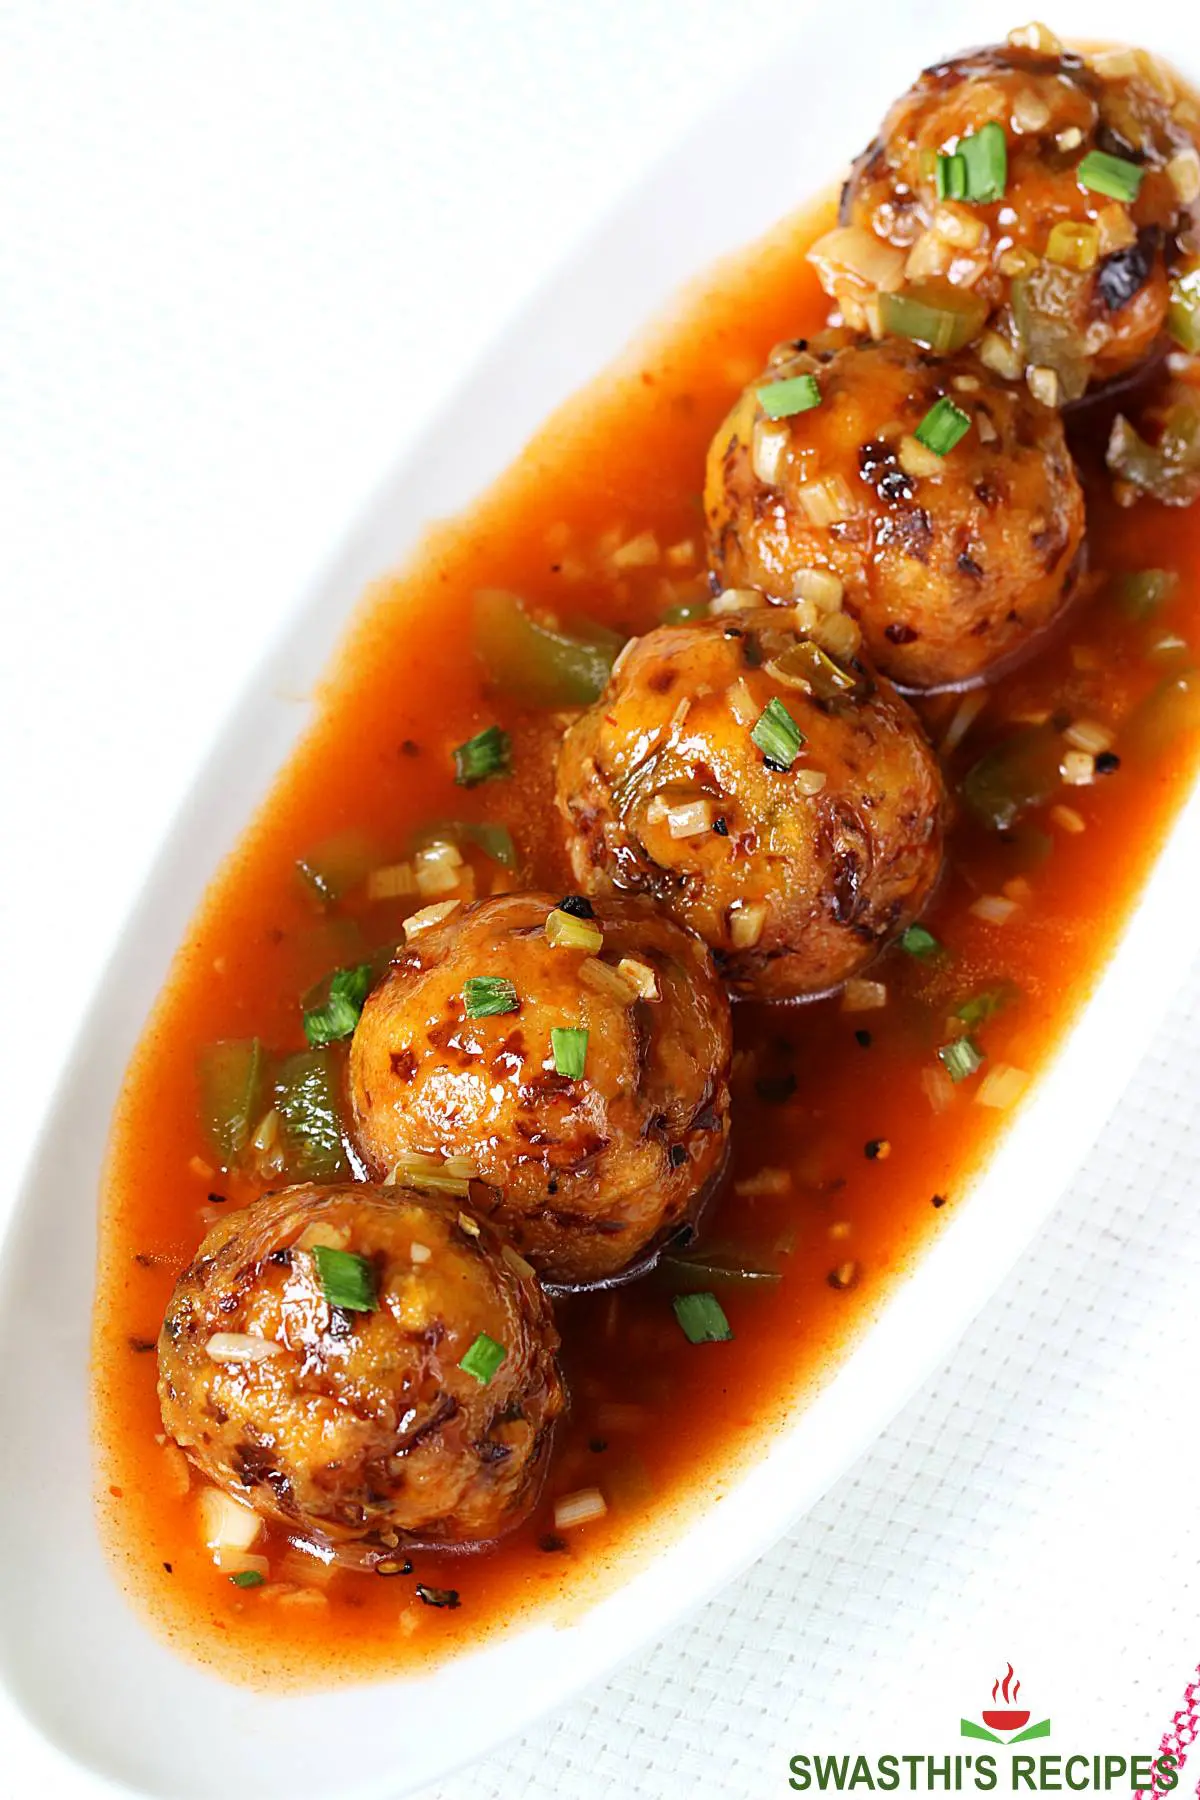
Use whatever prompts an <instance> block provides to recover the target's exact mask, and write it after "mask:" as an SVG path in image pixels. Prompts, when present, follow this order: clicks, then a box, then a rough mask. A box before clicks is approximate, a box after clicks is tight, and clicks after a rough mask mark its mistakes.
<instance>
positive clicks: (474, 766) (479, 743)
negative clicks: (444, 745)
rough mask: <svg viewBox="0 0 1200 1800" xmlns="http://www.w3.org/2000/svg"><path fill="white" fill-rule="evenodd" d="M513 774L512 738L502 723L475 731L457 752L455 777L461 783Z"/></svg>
mask: <svg viewBox="0 0 1200 1800" xmlns="http://www.w3.org/2000/svg"><path fill="white" fill-rule="evenodd" d="M511 774H512V739H511V738H510V737H509V735H508V733H507V731H502V730H501V729H500V727H499V725H489V726H488V727H487V729H486V730H485V731H479V732H476V734H475V736H474V737H473V738H468V739H467V741H466V743H465V744H459V746H458V748H457V749H456V750H455V752H454V779H455V781H456V782H457V783H458V785H459V787H467V788H470V787H478V786H479V783H480V782H481V781H493V780H494V779H495V778H496V777H497V776H500V775H511Z"/></svg>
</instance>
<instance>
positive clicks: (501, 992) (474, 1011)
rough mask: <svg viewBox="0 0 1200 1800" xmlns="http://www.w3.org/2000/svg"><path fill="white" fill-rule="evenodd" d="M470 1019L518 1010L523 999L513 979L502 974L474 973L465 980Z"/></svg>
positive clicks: (464, 986) (490, 1016)
mask: <svg viewBox="0 0 1200 1800" xmlns="http://www.w3.org/2000/svg"><path fill="white" fill-rule="evenodd" d="M463 999H464V1000H465V1002H466V1006H467V1017H468V1019H490V1018H492V1017H493V1016H494V1015H495V1014H497V1013H511V1012H516V1011H517V1010H518V1008H519V1007H520V1004H521V1001H520V997H519V996H518V994H517V990H516V988H515V987H514V986H513V984H512V982H511V981H506V980H505V979H504V977H503V976H502V975H472V976H471V977H470V978H469V979H468V980H466V981H464V982H463Z"/></svg>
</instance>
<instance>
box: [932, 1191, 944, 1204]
mask: <svg viewBox="0 0 1200 1800" xmlns="http://www.w3.org/2000/svg"><path fill="white" fill-rule="evenodd" d="M930 1204H931V1205H933V1206H945V1204H946V1196H945V1194H935V1195H934V1196H933V1199H932V1201H931V1202H930Z"/></svg>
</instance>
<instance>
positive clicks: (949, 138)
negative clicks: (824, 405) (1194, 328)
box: [813, 26, 1200, 400]
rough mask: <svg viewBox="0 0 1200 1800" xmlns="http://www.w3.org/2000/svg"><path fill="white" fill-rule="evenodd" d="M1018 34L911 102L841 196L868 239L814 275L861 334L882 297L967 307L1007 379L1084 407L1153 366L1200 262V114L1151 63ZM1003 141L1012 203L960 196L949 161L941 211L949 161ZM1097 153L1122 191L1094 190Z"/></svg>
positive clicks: (929, 79)
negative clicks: (1082, 399)
mask: <svg viewBox="0 0 1200 1800" xmlns="http://www.w3.org/2000/svg"><path fill="white" fill-rule="evenodd" d="M1013 35H1014V38H1015V39H1017V40H1018V41H1015V42H1014V41H1012V40H1010V41H1009V42H1008V43H1007V44H999V45H992V46H990V47H988V48H985V49H981V50H974V51H969V52H967V53H966V54H964V55H962V56H957V57H953V58H951V59H950V60H949V61H947V62H942V63H937V64H935V65H934V67H932V68H930V69H927V70H926V71H925V72H924V74H923V75H921V76H920V78H919V79H918V81H917V82H916V83H915V85H914V86H913V87H912V88H911V89H910V90H909V92H908V93H907V94H905V95H904V96H903V97H902V98H901V99H900V100H898V101H897V102H896V103H895V105H894V106H893V107H892V109H891V111H890V112H889V113H888V115H887V117H886V119H885V120H884V122H883V126H882V128H881V130H880V134H879V136H878V137H877V138H876V140H875V141H874V143H872V144H871V145H869V146H868V148H867V149H866V150H865V151H864V152H863V154H862V155H861V156H860V157H859V159H858V161H857V162H856V163H855V165H854V168H853V170H852V172H851V175H850V179H849V181H848V182H847V184H846V188H845V191H844V194H843V200H842V220H843V224H845V225H848V226H852V227H856V228H859V229H860V230H861V231H862V232H864V233H869V234H870V238H869V239H865V240H864V241H859V242H856V241H855V239H854V238H853V237H851V238H848V239H847V238H845V237H842V238H840V239H839V238H838V237H837V236H834V235H831V237H830V239H829V240H828V242H827V243H825V244H824V245H823V246H822V245H818V246H815V247H814V248H815V255H814V259H813V260H814V262H815V263H816V266H817V268H818V272H819V273H820V275H821V279H822V282H823V284H824V285H825V287H826V289H827V290H828V291H829V292H830V293H832V294H834V295H835V297H836V298H837V299H838V301H839V304H841V305H842V310H843V314H844V316H845V318H846V322H847V323H849V324H858V325H860V326H861V325H865V324H866V322H867V320H868V319H869V316H870V311H871V307H872V305H873V304H874V301H873V298H872V296H873V294H874V293H875V291H876V288H877V287H878V288H879V289H883V290H885V291H886V290H892V291H895V290H900V291H901V292H907V291H908V290H910V289H915V290H916V292H917V293H918V295H919V296H920V297H922V298H932V299H933V300H934V302H935V304H937V303H939V300H940V301H941V302H945V301H946V300H947V298H949V299H950V300H951V301H953V300H954V299H955V298H957V300H958V302H959V303H960V304H961V306H962V307H963V308H964V309H965V310H964V311H963V313H962V318H961V325H960V330H961V333H962V334H965V335H966V336H974V335H975V334H976V332H977V331H978V329H979V328H980V327H981V326H982V324H983V322H984V320H985V319H987V318H989V316H990V321H991V326H990V331H989V333H988V334H987V335H985V337H984V339H983V342H982V353H983V355H984V358H985V360H988V361H990V362H991V364H992V366H993V367H995V368H996V369H997V370H998V371H999V372H1001V373H1003V374H1006V375H1013V376H1016V375H1019V374H1020V373H1021V372H1022V371H1023V370H1026V371H1028V370H1031V369H1041V370H1043V371H1045V370H1049V371H1052V372H1053V375H1054V381H1052V382H1050V383H1049V385H1048V386H1047V377H1046V375H1045V374H1043V375H1042V376H1040V377H1033V379H1034V380H1035V381H1037V382H1039V383H1040V385H1041V388H1042V391H1043V392H1044V393H1046V394H1047V397H1049V396H1051V395H1052V394H1053V393H1054V389H1055V386H1056V385H1057V389H1058V397H1059V398H1061V399H1064V400H1070V399H1076V398H1078V397H1079V395H1081V394H1082V393H1083V391H1084V389H1085V388H1086V386H1087V385H1088V382H1089V380H1091V379H1104V378H1106V377H1108V376H1111V375H1114V374H1118V373H1120V372H1122V371H1124V370H1127V369H1129V368H1131V367H1132V366H1134V365H1135V364H1137V363H1139V362H1140V361H1141V360H1142V358H1143V357H1144V356H1145V355H1146V353H1147V351H1148V350H1149V349H1150V347H1151V345H1152V344H1153V342H1154V340H1155V338H1156V337H1157V336H1158V334H1159V332H1160V331H1161V330H1162V327H1163V324H1164V321H1165V318H1166V311H1167V305H1168V298H1169V292H1168V284H1169V271H1170V270H1171V269H1172V268H1173V267H1174V266H1175V265H1176V263H1177V262H1178V261H1179V259H1180V258H1181V257H1182V256H1186V255H1189V254H1191V253H1193V252H1194V250H1195V248H1196V246H1195V244H1194V243H1193V242H1192V231H1193V221H1192V214H1193V206H1194V203H1195V201H1196V199H1197V196H1198V195H1200V162H1198V160H1197V156H1196V148H1195V145H1196V130H1197V126H1198V125H1200V116H1198V114H1197V110H1196V106H1195V103H1194V102H1193V101H1192V99H1191V98H1190V96H1188V95H1187V94H1186V93H1185V92H1184V91H1183V90H1182V89H1181V88H1180V87H1179V86H1178V84H1177V82H1176V81H1175V79H1174V77H1173V76H1172V74H1171V73H1170V71H1169V70H1168V69H1166V67H1165V66H1164V65H1163V64H1162V63H1160V62H1159V61H1157V59H1156V58H1154V57H1151V56H1149V55H1147V54H1146V53H1145V52H1144V51H1134V50H1128V51H1110V52H1100V53H1097V54H1096V55H1095V56H1093V57H1091V58H1090V59H1085V58H1084V57H1082V56H1079V55H1076V54H1075V53H1074V52H1071V51H1068V50H1064V49H1063V48H1062V46H1061V45H1060V44H1059V43H1058V41H1057V39H1055V38H1053V37H1051V35H1050V34H1049V33H1048V32H1046V31H1045V29H1044V28H1043V27H1038V26H1033V27H1029V28H1027V29H1026V30H1024V31H1022V32H1020V33H1014V34H1013ZM989 126H990V127H993V128H995V127H999V128H1000V129H1001V130H1002V131H1003V133H1004V138H1005V147H1006V156H1007V174H1006V179H1005V180H1004V186H1003V192H1002V195H1001V196H1000V197H999V198H994V199H985V200H975V199H972V198H971V197H970V196H969V193H968V194H967V195H964V196H962V197H958V198H956V197H954V196H955V194H956V193H957V192H958V191H959V190H960V189H961V187H962V185H963V176H964V172H965V171H964V170H963V168H962V167H961V166H960V165H954V164H952V165H947V164H945V163H943V164H942V165H941V170H942V176H941V185H942V188H943V194H942V196H941V197H939V192H938V185H939V182H938V169H939V163H938V155H939V152H940V153H942V154H943V155H945V154H947V153H949V154H951V155H953V154H954V153H956V152H958V151H960V150H961V144H962V140H963V139H970V138H971V137H972V136H974V137H976V138H978V135H979V134H980V133H981V132H983V131H984V129H985V128H986V127H989ZM993 135H994V130H993ZM985 148H986V146H985ZM1097 151H1098V152H1101V153H1102V154H1103V155H1104V156H1107V157H1114V156H1115V157H1117V158H1119V159H1120V160H1121V162H1122V163H1123V164H1125V165H1126V166H1127V167H1126V171H1125V175H1124V179H1123V180H1122V179H1118V181H1117V182H1116V184H1115V185H1114V183H1113V182H1112V180H1111V169H1110V171H1109V175H1110V179H1109V180H1108V181H1107V182H1106V183H1105V185H1106V186H1108V188H1109V189H1110V191H1108V192H1104V191H1101V190H1100V186H1099V185H1098V184H1097V182H1096V180H1095V178H1094V177H1093V176H1092V175H1091V173H1090V172H1089V171H1090V168H1092V167H1094V165H1089V168H1088V169H1085V170H1084V171H1083V172H1082V178H1081V172H1080V165H1081V163H1082V162H1083V160H1084V158H1085V157H1088V156H1089V155H1091V154H1092V153H1094V152H1097ZM971 154H972V152H971V151H970V150H968V152H967V155H968V156H970V155H971ZM986 161H987V159H986V158H984V162H985V164H986ZM1130 165H1131V166H1132V169H1131V172H1130V169H1129V166H1130ZM982 172H983V186H982V188H979V189H977V190H976V191H980V192H983V193H987V192H989V191H990V190H989V189H988V188H987V185H986V175H987V171H986V167H985V168H984V169H983V171H982ZM1118 173H1119V174H1120V172H1118ZM1099 179H1100V181H1101V182H1103V181H1104V170H1103V167H1102V170H1101V175H1100V178H1099ZM1088 182H1092V185H1090V186H1089V185H1086V183H1088ZM1134 190H1135V191H1134ZM872 242H874V244H875V247H876V252H877V254H872V250H871V244H872ZM885 245H886V246H890V247H891V248H890V250H884V249H883V246H885ZM890 304H891V302H890V301H888V300H887V299H886V292H885V301H884V305H885V310H886V307H887V306H889V305H890ZM864 308H865V310H864ZM972 309H974V317H973V318H972V317H971V314H972ZM943 323H944V322H943ZM885 328H887V327H886V325H885ZM962 341H963V336H962V335H959V336H958V337H957V342H960V343H961V342H962ZM935 347H939V348H946V347H947V346H946V345H945V344H942V345H940V346H935Z"/></svg>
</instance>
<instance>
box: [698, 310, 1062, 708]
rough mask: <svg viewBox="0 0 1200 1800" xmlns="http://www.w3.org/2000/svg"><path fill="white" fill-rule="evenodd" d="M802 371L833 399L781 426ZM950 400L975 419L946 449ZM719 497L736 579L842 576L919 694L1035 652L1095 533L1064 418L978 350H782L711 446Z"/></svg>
mask: <svg viewBox="0 0 1200 1800" xmlns="http://www.w3.org/2000/svg"><path fill="white" fill-rule="evenodd" d="M801 370H811V372H812V374H813V377H814V379H815V380H816V381H817V383H818V384H819V389H820V394H821V401H820V404H819V405H818V406H815V407H812V408H811V409H809V410H808V411H805V412H801V413H797V414H795V415H794V416H793V417H791V418H787V419H779V420H773V421H772V420H768V419H767V418H766V417H765V414H764V412H763V407H762V405H761V402H760V400H759V393H760V391H763V390H764V385H765V388H766V390H767V391H769V385H770V384H771V383H772V382H774V381H780V380H788V379H789V378H791V377H793V376H794V375H795V374H796V373H797V372H798V371H801ZM939 403H941V404H942V405H943V406H944V405H945V404H947V403H949V404H950V405H952V406H953V407H954V408H955V409H956V412H957V413H958V414H960V415H961V418H962V419H964V420H965V421H966V431H965V433H964V435H963V436H962V438H961V439H960V440H959V441H958V442H957V443H956V444H955V445H954V448H953V451H952V452H951V453H950V454H948V455H939V454H937V453H935V452H934V451H931V450H929V449H928V448H926V446H925V445H923V444H922V443H921V441H920V440H919V439H918V437H917V436H916V433H917V432H918V430H919V429H920V428H921V425H922V422H923V421H924V420H925V419H926V418H927V417H928V416H929V414H930V413H931V411H932V410H933V409H934V408H935V407H937V406H938V405H939ZM951 416H953V415H951ZM764 475H766V476H767V477H769V479H764V478H763V477H764ZM831 484H832V485H831ZM704 497H705V511H706V515H707V519H708V533H709V546H710V556H711V559H712V566H713V568H714V570H715V571H716V573H717V575H718V576H719V577H720V579H721V581H722V582H723V583H724V585H725V586H726V587H733V588H741V587H759V588H763V589H765V590H766V591H767V592H768V593H771V594H781V595H790V594H794V593H802V592H803V591H804V583H805V580H806V572H807V571H809V570H811V569H820V570H826V571H828V572H829V573H831V574H833V575H835V576H836V577H837V578H838V580H839V581H841V582H842V584H843V586H844V588H845V596H844V601H843V604H844V606H845V609H846V611H847V612H849V613H850V614H851V616H852V617H854V618H856V619H857V621H858V623H859V626H860V628H861V630H862V633H863V641H864V644H865V647H866V650H867V653H868V655H869V657H870V659H871V661H872V662H873V663H874V664H875V666H876V667H877V668H878V669H881V670H882V671H883V673H884V674H885V675H889V676H891V678H892V680H893V681H898V682H900V683H901V684H902V685H903V686H905V687H911V688H936V687H950V686H964V685H966V684H968V683H970V682H975V681H979V680H982V679H985V678H986V677H987V676H988V674H989V673H990V672H991V671H992V670H993V669H995V668H997V667H998V666H1000V665H1002V664H1004V663H1005V662H1006V661H1010V660H1011V659H1013V658H1014V657H1016V656H1019V655H1020V654H1021V653H1022V652H1023V651H1026V650H1027V649H1028V648H1029V647H1030V646H1031V645H1032V643H1033V642H1034V641H1035V639H1036V636H1037V633H1038V632H1039V631H1040V630H1042V629H1044V628H1045V626H1046V625H1048V624H1049V623H1050V622H1051V621H1052V620H1053V619H1054V618H1055V617H1056V616H1057V614H1058V613H1059V612H1060V611H1061V609H1062V607H1063V606H1064V605H1066V603H1067V601H1068V600H1069V598H1070V596H1071V593H1072V591H1073V588H1074V585H1075V579H1076V574H1077V563H1078V559H1079V555H1080V548H1081V545H1082V543H1083V531H1084V517H1083V493H1082V491H1081V489H1080V486H1079V483H1078V481H1077V479H1076V477H1075V471H1074V468H1073V467H1072V464H1071V458H1070V455H1069V453H1068V451H1067V445H1066V439H1065V437H1064V435H1063V428H1062V422H1061V420H1060V419H1059V416H1058V414H1057V413H1056V412H1054V411H1053V410H1052V409H1051V408H1049V407H1045V406H1040V405H1039V404H1038V403H1037V401H1035V400H1034V399H1033V398H1032V397H1031V396H1030V394H1029V393H1028V392H1027V391H1026V390H1025V389H1024V388H1023V387H1020V386H1015V385H1009V384H1006V383H1005V382H1002V381H1000V380H998V379H997V378H996V377H995V376H993V375H991V374H989V372H988V370H987V369H985V368H982V367H981V366H980V364H979V362H978V361H977V360H976V359H975V358H973V357H971V356H970V355H969V354H967V353H961V354H960V355H958V356H956V357H949V358H946V359H944V360H943V359H940V358H936V357H933V356H931V355H930V354H929V353H928V352H927V351H924V350H921V349H919V348H918V346H917V345H916V344H913V343H909V342H907V341H906V340H905V339H903V338H900V339H897V338H890V339H886V340H885V341H884V342H883V343H880V344H871V343H869V342H855V341H854V340H850V341H848V342H839V341H838V337H837V336H836V335H835V336H834V337H833V339H832V341H831V342H827V341H826V340H825V339H824V338H818V339H816V340H815V341H814V342H813V343H812V344H811V345H809V346H807V347H805V348H804V349H798V348H797V349H796V350H795V353H794V354H788V347H787V346H784V347H783V348H782V349H781V352H780V355H779V358H778V360H775V359H773V366H771V367H768V369H767V370H765V371H764V373H763V375H762V376H761V377H760V379H759V381H758V382H755V383H751V385H750V387H749V388H748V389H747V390H746V392H745V394H744V395H743V396H742V398H741V399H740V400H739V401H738V403H737V405H736V406H735V407H734V409H733V411H732V413H730V415H729V418H728V419H727V420H726V422H725V424H724V425H723V426H722V428H721V430H720V431H719V432H718V433H717V435H716V437H715V438H714V439H713V443H712V447H711V449H710V451H709V457H708V478H707V482H706V484H705V496H704ZM830 511H832V512H834V513H835V515H836V516H834V517H832V518H831V517H828V516H827V513H828V512H830ZM814 512H815V514H816V516H815V517H814V516H813V515H814Z"/></svg>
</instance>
